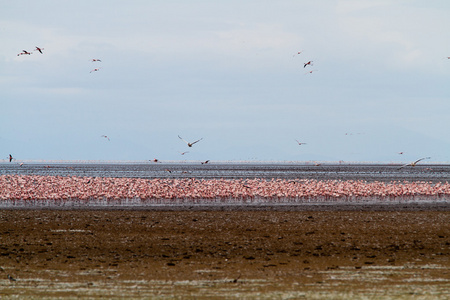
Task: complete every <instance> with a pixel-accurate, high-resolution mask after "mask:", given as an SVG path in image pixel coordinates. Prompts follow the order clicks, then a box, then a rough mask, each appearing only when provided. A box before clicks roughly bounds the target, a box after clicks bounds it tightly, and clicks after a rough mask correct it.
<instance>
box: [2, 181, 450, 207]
mask: <svg viewBox="0 0 450 300" xmlns="http://www.w3.org/2000/svg"><path fill="white" fill-rule="evenodd" d="M0 186H1V187H2V189H1V190H0V200H2V201H5V200H8V201H11V200H25V201H28V200H54V201H56V202H57V201H90V200H93V201H95V200H97V201H98V200H104V201H112V200H116V201H117V200H130V199H132V200H133V199H134V200H140V201H147V202H149V203H156V204H157V203H180V201H181V202H182V203H201V202H208V201H209V202H225V203H233V202H239V201H245V202H247V203H252V202H254V203H261V202H266V203H283V202H290V203H292V202H300V203H301V202H310V201H313V202H316V201H350V202H351V201H370V200H379V199H384V200H399V201H401V200H408V199H427V200H439V199H444V200H447V199H448V197H449V196H450V184H449V183H431V182H425V181H420V182H407V181H404V182H401V181H392V182H389V183H385V182H379V181H374V182H367V181H362V180H358V181H354V180H345V181H341V180H310V179H297V180H285V179H272V180H264V179H195V178H188V179H140V178H104V177H76V176H40V175H1V176H0Z"/></svg>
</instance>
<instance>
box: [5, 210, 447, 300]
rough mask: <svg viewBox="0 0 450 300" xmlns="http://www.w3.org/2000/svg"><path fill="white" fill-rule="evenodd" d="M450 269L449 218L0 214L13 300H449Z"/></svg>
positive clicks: (366, 213) (407, 213) (431, 213)
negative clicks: (63, 299)
mask: <svg viewBox="0 0 450 300" xmlns="http://www.w3.org/2000/svg"><path fill="white" fill-rule="evenodd" d="M449 257H450V211H449V210H448V209H447V210H446V209H442V210H440V211H439V210H432V209H426V210H420V209H413V210H407V209H404V210H398V209H391V210H389V209H365V210H364V209H351V210H345V209H341V210H338V209H334V210H326V209H323V210H319V209H314V210H296V211H288V210H284V211H283V210H251V209H248V210H222V211H221V210H217V209H216V210H209V211H207V210H201V209H197V210H193V211H188V210H181V209H180V210H172V211H165V210H162V209H160V210H121V209H117V210H83V209H78V210H62V209H59V210H48V209H40V210H33V209H18V210H17V209H12V210H1V211H0V297H5V298H13V297H17V296H19V297H36V298H40V297H73V298H76V297H89V298H97V297H102V296H107V297H108V298H114V297H117V298H123V297H133V298H139V297H149V298H158V297H160V298H192V299H193V298H195V299H199V298H200V299H201V298H222V297H223V298H227V299H229V298H236V299H238V298H247V299H249V298H258V299H261V298H267V299H285V298H302V297H305V298H308V299H311V298H313V299H314V298H329V297H333V298H342V299H347V298H364V297H370V298H384V297H395V298H405V299H409V298H411V297H414V296H416V297H419V298H421V299H428V298H429V299H445V298H446V297H448V296H449V294H448V291H449V290H450V261H449ZM8 275H10V276H11V277H12V278H14V279H15V280H13V279H12V278H11V279H10V278H8Z"/></svg>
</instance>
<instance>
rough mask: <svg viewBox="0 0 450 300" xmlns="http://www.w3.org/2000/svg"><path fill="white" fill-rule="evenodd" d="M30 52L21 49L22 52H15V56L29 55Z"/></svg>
mask: <svg viewBox="0 0 450 300" xmlns="http://www.w3.org/2000/svg"><path fill="white" fill-rule="evenodd" d="M31 54H32V53H31V52H28V51H27V50H22V52H20V53H19V54H17V56H20V55H31Z"/></svg>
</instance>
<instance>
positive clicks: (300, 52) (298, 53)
mask: <svg viewBox="0 0 450 300" xmlns="http://www.w3.org/2000/svg"><path fill="white" fill-rule="evenodd" d="M302 52H303V50H302V51H298V52H297V53H295V54H294V55H292V57H295V56H297V55H300V54H302Z"/></svg>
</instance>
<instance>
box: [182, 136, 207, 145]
mask: <svg viewBox="0 0 450 300" xmlns="http://www.w3.org/2000/svg"><path fill="white" fill-rule="evenodd" d="M178 137H179V138H180V140H182V141H183V142H185V143H186V144H187V145H188V147H192V145H194V144H195V143H198V142H200V141H201V140H203V138H201V139H199V140H196V141H195V142H192V143H189V142H188V141H186V140H184V139H183V138H182V137H181V136H178Z"/></svg>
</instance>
